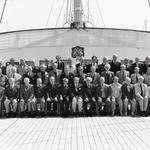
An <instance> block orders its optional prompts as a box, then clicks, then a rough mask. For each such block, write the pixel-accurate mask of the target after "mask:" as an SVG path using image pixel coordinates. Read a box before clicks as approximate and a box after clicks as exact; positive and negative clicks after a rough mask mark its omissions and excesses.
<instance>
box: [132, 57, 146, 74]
mask: <svg viewBox="0 0 150 150" xmlns="http://www.w3.org/2000/svg"><path fill="white" fill-rule="evenodd" d="M135 67H138V68H139V73H140V74H141V75H142V67H143V65H142V64H141V63H140V59H139V58H138V57H136V58H135V63H133V64H132V66H131V74H133V73H134V69H135Z"/></svg>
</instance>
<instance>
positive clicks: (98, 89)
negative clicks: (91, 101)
mask: <svg viewBox="0 0 150 150" xmlns="http://www.w3.org/2000/svg"><path fill="white" fill-rule="evenodd" d="M102 90H104V95H105V97H103V98H107V97H109V96H110V94H111V89H110V87H109V85H107V84H104V85H103V88H102V86H101V85H97V86H96V98H97V99H98V97H101V98H102V92H103V91H102Z"/></svg>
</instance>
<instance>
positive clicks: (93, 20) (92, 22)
mask: <svg viewBox="0 0 150 150" xmlns="http://www.w3.org/2000/svg"><path fill="white" fill-rule="evenodd" d="M88 2H89V1H87V0H86V5H87V7H88ZM88 11H89V12H88V13H89V15H90V17H91V19H92V23H93V25H95V23H94V19H93V16H92V13H91V11H90V8H89V10H88ZM88 22H90V21H89V20H88Z"/></svg>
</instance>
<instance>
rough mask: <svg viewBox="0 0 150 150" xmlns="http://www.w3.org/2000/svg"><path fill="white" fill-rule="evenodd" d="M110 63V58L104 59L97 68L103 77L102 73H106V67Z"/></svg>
mask: <svg viewBox="0 0 150 150" xmlns="http://www.w3.org/2000/svg"><path fill="white" fill-rule="evenodd" d="M107 63H108V57H106V56H105V57H103V62H102V63H101V64H100V65H98V68H97V72H98V73H99V75H101V73H102V72H103V71H105V65H106V64H107Z"/></svg>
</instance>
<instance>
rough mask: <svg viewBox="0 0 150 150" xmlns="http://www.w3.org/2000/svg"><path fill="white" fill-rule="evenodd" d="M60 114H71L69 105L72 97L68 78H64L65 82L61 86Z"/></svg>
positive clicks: (63, 115) (65, 115)
mask: <svg viewBox="0 0 150 150" xmlns="http://www.w3.org/2000/svg"><path fill="white" fill-rule="evenodd" d="M59 91H60V92H59V94H60V95H59V100H60V114H61V116H62V117H67V116H68V115H69V105H70V97H71V89H70V85H69V80H68V78H64V79H63V84H62V85H61V86H60V88H59Z"/></svg>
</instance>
